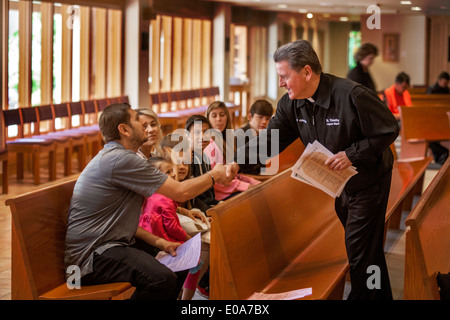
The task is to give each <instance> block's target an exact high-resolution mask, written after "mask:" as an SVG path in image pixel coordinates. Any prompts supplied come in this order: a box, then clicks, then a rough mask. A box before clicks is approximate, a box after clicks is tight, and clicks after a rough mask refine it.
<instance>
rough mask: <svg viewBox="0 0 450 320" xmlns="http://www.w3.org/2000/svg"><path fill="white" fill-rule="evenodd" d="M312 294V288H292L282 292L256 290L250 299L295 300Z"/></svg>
mask: <svg viewBox="0 0 450 320" xmlns="http://www.w3.org/2000/svg"><path fill="white" fill-rule="evenodd" d="M310 295H312V288H305V289H298V290H292V291H288V292H281V293H262V292H255V293H254V294H252V295H251V296H250V298H248V300H295V299H301V298H303V297H306V296H310Z"/></svg>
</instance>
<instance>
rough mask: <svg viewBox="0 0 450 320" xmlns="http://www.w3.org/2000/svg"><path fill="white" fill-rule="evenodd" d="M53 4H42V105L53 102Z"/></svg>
mask: <svg viewBox="0 0 450 320" xmlns="http://www.w3.org/2000/svg"><path fill="white" fill-rule="evenodd" d="M53 14H54V10H53V3H48V2H42V3H41V25H42V30H41V59H42V61H41V104H50V103H52V101H53Z"/></svg>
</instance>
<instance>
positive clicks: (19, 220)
mask: <svg viewBox="0 0 450 320" xmlns="http://www.w3.org/2000/svg"><path fill="white" fill-rule="evenodd" d="M75 182H76V179H75V180H70V181H67V182H63V183H60V184H57V185H54V186H51V187H47V188H44V189H41V190H38V191H33V192H30V193H26V194H24V195H21V196H18V197H15V198H13V199H8V200H6V205H8V206H10V208H11V213H12V218H13V223H14V226H15V231H16V235H17V238H18V241H19V245H20V249H21V252H22V255H23V260H24V264H25V269H26V273H27V277H28V280H29V284H30V288H31V292H32V295H33V299H38V298H39V296H41V295H42V294H44V293H46V292H47V291H49V290H51V289H53V288H55V287H57V286H59V285H61V284H63V283H65V281H66V280H65V274H66V272H65V269H64V251H65V235H66V225H67V214H68V210H69V205H70V199H71V197H72V192H73V188H74V186H75Z"/></svg>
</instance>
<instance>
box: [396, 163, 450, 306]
mask: <svg viewBox="0 0 450 320" xmlns="http://www.w3.org/2000/svg"><path fill="white" fill-rule="evenodd" d="M449 199H450V159H449V160H447V161H446V162H445V164H444V165H443V166H442V167H441V169H440V170H439V172H438V174H437V175H436V177H435V178H434V179H433V181H432V182H431V183H430V185H429V186H428V188H427V189H426V190H425V192H424V193H423V195H422V197H421V198H420V199H419V201H418V203H417V205H416V206H415V207H414V209H413V210H412V211H411V213H410V214H409V216H408V218H407V219H406V221H405V224H406V226H407V230H406V249H405V282H404V299H405V300H438V299H439V290H438V286H437V281H436V275H437V272H438V271H439V272H441V273H443V274H446V273H448V272H450V232H449V230H450V214H449V213H450V201H449Z"/></svg>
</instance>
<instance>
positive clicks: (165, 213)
mask: <svg viewBox="0 0 450 320" xmlns="http://www.w3.org/2000/svg"><path fill="white" fill-rule="evenodd" d="M160 209H161V217H162V221H163V225H164V229H165V230H166V232H167V234H168V235H169V236H170V237H172V238H173V239H175V240H177V241H183V242H184V241H186V237H187V234H186V231H184V229H183V228H182V227H181V224H180V220H179V219H178V216H177V204H176V202H175V201H173V200H172V199H169V198H165V199H164V200H162V199H161V201H160Z"/></svg>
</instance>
